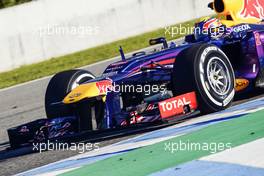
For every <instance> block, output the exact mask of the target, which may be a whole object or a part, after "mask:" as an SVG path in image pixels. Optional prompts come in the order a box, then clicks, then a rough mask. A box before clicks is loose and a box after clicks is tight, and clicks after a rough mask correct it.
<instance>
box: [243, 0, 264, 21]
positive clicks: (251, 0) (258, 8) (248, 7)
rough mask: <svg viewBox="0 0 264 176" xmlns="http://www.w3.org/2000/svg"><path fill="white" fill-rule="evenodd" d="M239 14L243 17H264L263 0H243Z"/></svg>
mask: <svg viewBox="0 0 264 176" xmlns="http://www.w3.org/2000/svg"><path fill="white" fill-rule="evenodd" d="M240 15H241V16H242V17H243V18H258V19H264V0H244V5H243V10H242V11H241V13H240Z"/></svg>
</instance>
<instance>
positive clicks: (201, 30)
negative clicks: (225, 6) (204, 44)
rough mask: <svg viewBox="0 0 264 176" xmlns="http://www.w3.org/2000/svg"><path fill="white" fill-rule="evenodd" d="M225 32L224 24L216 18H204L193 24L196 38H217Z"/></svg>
mask: <svg viewBox="0 0 264 176" xmlns="http://www.w3.org/2000/svg"><path fill="white" fill-rule="evenodd" d="M224 33H225V25H223V24H222V23H221V21H220V20H219V19H217V18H204V19H202V20H201V21H200V22H199V23H196V24H195V31H194V35H195V38H196V40H198V41H199V40H203V39H205V38H213V39H218V38H220V37H222V36H223V35H224Z"/></svg>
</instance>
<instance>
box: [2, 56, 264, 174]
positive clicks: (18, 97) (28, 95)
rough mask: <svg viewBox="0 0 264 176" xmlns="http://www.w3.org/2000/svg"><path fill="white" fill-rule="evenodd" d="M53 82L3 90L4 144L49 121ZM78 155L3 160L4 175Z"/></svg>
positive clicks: (95, 68) (94, 68)
mask: <svg viewBox="0 0 264 176" xmlns="http://www.w3.org/2000/svg"><path fill="white" fill-rule="evenodd" d="M116 60H118V58H113V59H110V60H107V61H103V62H99V63H96V64H93V65H89V66H86V67H83V69H87V70H89V71H91V72H92V73H94V74H95V75H100V74H101V73H102V72H103V70H104V69H105V68H106V66H107V65H109V64H110V63H112V62H114V61H116ZM49 80H50V77H46V78H42V79H39V80H35V81H31V82H28V83H25V84H21V85H18V86H14V87H11V88H7V89H2V90H0V143H4V142H7V141H8V136H7V133H6V130H7V129H8V128H11V127H14V126H17V125H20V124H22V123H27V122H30V121H33V120H36V119H39V118H45V110H44V95H45V90H46V87H47V85H48V82H49ZM259 97H263V95H262V94H261V93H259V92H257V93H253V94H252V95H250V96H246V97H243V98H242V99H240V100H237V101H236V102H235V103H234V104H239V103H242V102H246V101H249V100H251V99H256V98H259ZM133 136H135V135H133ZM133 136H127V137H122V138H117V139H114V140H107V141H104V142H101V143H100V147H103V146H107V145H110V144H113V143H116V142H118V141H121V140H124V139H127V138H131V137H133ZM0 150H1V149H0ZM77 154H78V152H77V151H50V152H44V153H35V154H30V155H25V156H20V157H17V158H11V159H7V160H2V161H0V175H3V176H4V175H12V174H16V173H20V172H22V171H26V170H29V169H32V168H35V167H39V166H42V165H46V164H49V163H51V162H55V161H58V160H61V159H65V158H68V157H70V156H74V155H77Z"/></svg>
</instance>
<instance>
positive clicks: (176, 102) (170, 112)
mask: <svg viewBox="0 0 264 176" xmlns="http://www.w3.org/2000/svg"><path fill="white" fill-rule="evenodd" d="M185 105H189V106H190V108H191V109H196V108H197V101H196V95H195V92H191V93H187V94H184V95H181V96H177V97H173V98H171V99H168V100H165V101H162V102H160V103H159V110H160V114H161V117H162V118H168V117H172V116H175V115H178V114H183V112H184V110H183V107H184V106H185Z"/></svg>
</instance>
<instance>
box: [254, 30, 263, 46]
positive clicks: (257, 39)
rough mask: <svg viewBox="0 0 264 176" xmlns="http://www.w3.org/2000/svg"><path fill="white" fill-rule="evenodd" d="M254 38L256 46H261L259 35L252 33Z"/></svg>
mask: <svg viewBox="0 0 264 176" xmlns="http://www.w3.org/2000/svg"><path fill="white" fill-rule="evenodd" d="M254 36H255V41H256V45H257V46H259V45H261V44H262V42H261V39H260V34H259V33H258V32H255V33H254Z"/></svg>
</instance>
